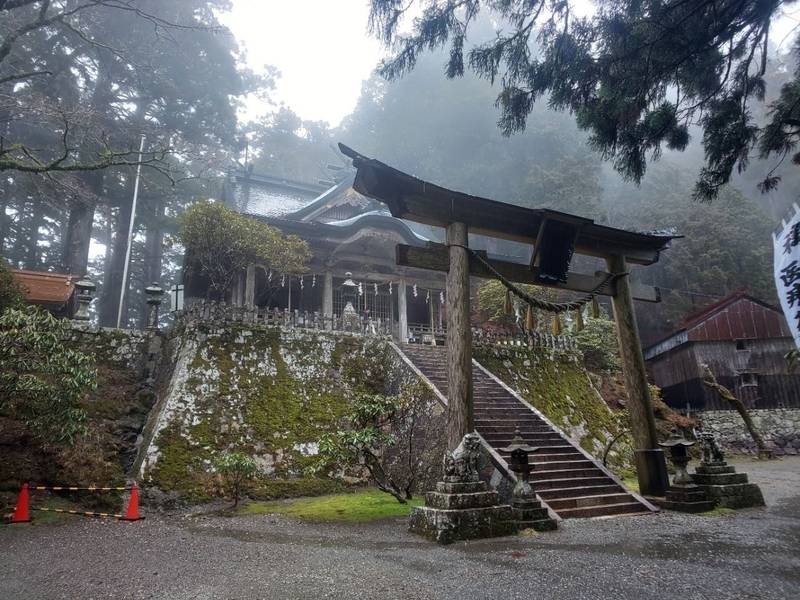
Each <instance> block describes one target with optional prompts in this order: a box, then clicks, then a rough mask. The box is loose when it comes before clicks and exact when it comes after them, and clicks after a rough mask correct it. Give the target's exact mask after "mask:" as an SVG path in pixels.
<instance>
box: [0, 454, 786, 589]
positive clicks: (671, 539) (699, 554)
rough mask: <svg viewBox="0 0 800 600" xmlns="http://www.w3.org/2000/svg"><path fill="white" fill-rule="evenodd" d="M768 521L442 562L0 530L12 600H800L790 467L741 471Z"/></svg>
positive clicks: (235, 538)
mask: <svg viewBox="0 0 800 600" xmlns="http://www.w3.org/2000/svg"><path fill="white" fill-rule="evenodd" d="M738 467H739V470H740V471H742V470H743V471H746V472H748V474H749V475H750V480H751V481H755V482H756V483H758V484H759V485H761V487H762V490H763V491H764V494H765V496H766V500H767V504H768V508H766V509H749V510H742V511H738V512H737V513H736V514H734V515H726V516H718V517H697V516H691V515H682V514H677V513H661V514H658V515H650V516H643V517H623V518H612V519H595V520H572V521H566V522H563V523H562V526H561V528H560V529H559V531H557V532H554V533H546V534H539V535H535V536H531V537H523V536H516V537H510V538H501V539H495V540H488V541H480V542H470V543H461V544H454V545H452V546H447V547H439V546H436V545H434V544H431V543H428V542H426V541H423V540H421V539H419V538H417V537H415V536H412V535H410V534H409V533H407V532H406V530H405V520H404V519H391V520H386V521H381V522H377V523H371V524H364V525H312V524H303V523H297V522H293V521H290V520H287V519H283V518H276V517H269V516H266V517H265V516H246V517H245V516H243V517H234V518H226V517H219V516H208V515H205V516H204V515H197V514H193V515H189V514H179V515H170V516H154V515H151V516H149V517H148V518H147V519H146V520H145V521H140V522H138V523H118V522H114V521H105V520H103V521H100V520H90V519H81V518H79V517H75V519H74V520H70V521H66V522H64V523H61V524H57V525H47V526H44V525H40V526H25V525H17V526H13V527H12V526H6V527H1V528H0V565H2V569H1V570H0V571H1V572H0V599H2V600H5V599H11V598H25V599H26V600H27V599H31V598H82V599H90V598H159V599H160V598H165V599H167V598H168V599H173V598H174V599H189V598H192V599H206V598H207V599H212V598H213V599H223V598H224V599H229V598H230V599H233V598H237V599H239V598H280V599H284V598H286V599H288V598H338V599H344V598H379V597H381V598H502V599H512V598H525V599H532V598H547V599H557V598H565V599H570V600H572V599H582V598H587V599H603V600H606V599H608V600H613V599H628V598H630V599H637V600H638V599H651V598H652V599H656V598H664V599H670V600H674V599H676V598H681V599H687V600H688V599H706V598H709V599H710V598H714V599H727V598H758V599H789V598H800V457H791V458H788V457H787V458H784V459H783V460H780V461H772V462H768V463H756V462H748V463H739V465H738Z"/></svg>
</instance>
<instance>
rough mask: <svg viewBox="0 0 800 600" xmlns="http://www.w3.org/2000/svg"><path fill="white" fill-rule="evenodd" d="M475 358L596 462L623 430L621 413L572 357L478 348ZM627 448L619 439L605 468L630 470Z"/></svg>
mask: <svg viewBox="0 0 800 600" xmlns="http://www.w3.org/2000/svg"><path fill="white" fill-rule="evenodd" d="M473 352H474V356H475V358H476V359H477V360H478V362H480V363H481V364H482V365H483V366H484V367H486V368H487V369H488V370H489V371H491V372H492V373H493V374H495V375H496V376H497V377H499V378H500V379H501V380H502V381H503V382H504V383H505V384H506V385H508V386H509V387H511V388H512V389H514V390H516V391H517V393H519V394H520V395H521V396H522V397H523V398H524V399H525V400H526V401H528V402H529V403H530V404H531V405H533V406H534V407H535V408H537V409H538V410H540V411H541V412H542V413H543V414H544V415H545V416H546V417H547V418H548V419H549V420H550V421H552V422H553V423H554V424H555V425H556V426H558V427H559V428H561V429H562V430H563V431H564V433H565V434H566V435H567V436H568V437H569V438H570V439H572V440H573V441H574V442H575V443H578V444H580V446H581V447H582V448H583V449H584V450H586V451H587V452H589V453H590V454H592V455H593V456H595V457H597V458H600V459H602V457H603V452H604V450H605V448H606V445H607V444H608V442H610V441H611V439H613V437H614V436H616V435H617V434H618V433H620V432H621V431H622V429H624V428H627V420H626V415H625V413H624V412H620V413H613V412H611V410H610V409H609V408H608V406H607V405H606V403H605V402H604V401H603V399H602V397H601V396H600V395H599V394H598V392H597V390H596V389H595V388H594V386H593V385H592V383H591V381H590V379H589V376H588V373H587V371H586V370H585V369H584V367H583V364H582V361H581V360H580V356H579V354H578V353H576V352H572V351H563V350H551V349H547V348H513V347H503V346H488V345H487V346H483V345H478V346H476V347H475V348H474V350H473ZM630 444H631V442H630V439H629V438H628V436H623V438H622V439H620V440H619V441H618V442H617V443H616V444H615V445H614V447H613V450H612V452H611V453H609V464H610V465H611V466H614V467H615V468H617V469H618V470H620V471H624V470H626V469H628V468H629V467H630V465H629V460H630V456H631V446H630Z"/></svg>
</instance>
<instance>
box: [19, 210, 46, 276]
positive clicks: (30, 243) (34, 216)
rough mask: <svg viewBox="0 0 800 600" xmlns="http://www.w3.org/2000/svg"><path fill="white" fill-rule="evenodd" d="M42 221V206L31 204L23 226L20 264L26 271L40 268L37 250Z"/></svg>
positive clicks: (39, 256) (38, 251) (39, 257)
mask: <svg viewBox="0 0 800 600" xmlns="http://www.w3.org/2000/svg"><path fill="white" fill-rule="evenodd" d="M43 221H44V215H43V213H42V205H41V204H40V203H39V202H37V201H34V202H31V210H30V214H29V215H28V217H27V222H26V224H25V228H24V231H25V237H24V239H23V240H22V242H23V254H22V264H23V267H24V268H26V269H31V270H32V271H37V270H39V269H40V268H41V262H42V253H41V251H40V249H39V228H40V227H41V226H42V223H43Z"/></svg>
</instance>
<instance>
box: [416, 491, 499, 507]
mask: <svg viewBox="0 0 800 600" xmlns="http://www.w3.org/2000/svg"><path fill="white" fill-rule="evenodd" d="M498 503H499V494H498V493H497V492H495V491H489V492H474V493H471V494H443V493H441V492H428V493H427V494H425V505H426V506H429V507H431V508H442V509H446V510H455V509H465V508H484V507H487V506H495V505H497V504H498Z"/></svg>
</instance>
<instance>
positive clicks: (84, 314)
mask: <svg viewBox="0 0 800 600" xmlns="http://www.w3.org/2000/svg"><path fill="white" fill-rule="evenodd" d="M96 289H97V286H96V285H95V284H94V283H93V282H92V281H91V280H89V279H87V278H83V279H81V280H80V281H76V282H75V290H76V293H75V297H76V298H77V300H78V306H77V308H76V309H75V315H74V316H73V318H74V319H75V320H77V321H88V320H89V305H90V304H91V303H92V300H94V292H95V290H96Z"/></svg>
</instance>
